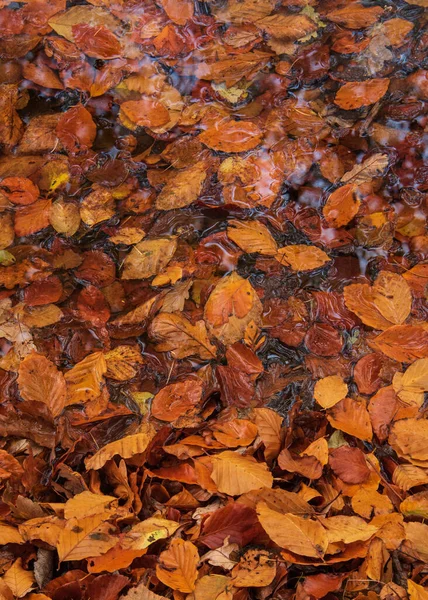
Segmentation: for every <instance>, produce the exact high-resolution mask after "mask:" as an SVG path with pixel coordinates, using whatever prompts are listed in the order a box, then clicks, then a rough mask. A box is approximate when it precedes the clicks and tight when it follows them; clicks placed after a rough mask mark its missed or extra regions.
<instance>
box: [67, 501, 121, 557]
mask: <svg viewBox="0 0 428 600" xmlns="http://www.w3.org/2000/svg"><path fill="white" fill-rule="evenodd" d="M109 516H110V515H109V514H108V513H107V514H104V513H98V514H95V515H92V516H89V517H84V518H78V517H73V518H71V519H70V520H68V521H67V523H66V525H65V527H64V529H62V530H61V533H60V535H59V538H58V543H57V551H58V558H59V560H60V562H63V561H65V560H67V561H70V560H82V559H83V558H88V557H90V556H100V555H101V554H104V553H105V552H107V550H109V549H110V548H112V547H113V546H114V545H115V544H116V541H117V538H116V537H115V536H113V535H112V533H113V532H114V527H113V526H112V525H111V524H110V523H108V522H107V521H106V519H108V518H109Z"/></svg>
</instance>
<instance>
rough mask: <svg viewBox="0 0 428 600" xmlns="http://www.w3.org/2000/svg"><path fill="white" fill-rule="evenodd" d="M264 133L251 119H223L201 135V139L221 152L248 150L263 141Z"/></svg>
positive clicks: (209, 146)
mask: <svg viewBox="0 0 428 600" xmlns="http://www.w3.org/2000/svg"><path fill="white" fill-rule="evenodd" d="M262 137H263V133H262V131H261V130H260V129H259V128H258V127H257V125H254V123H251V122H250V121H234V120H232V119H223V120H220V121H218V123H216V125H214V126H212V127H210V128H209V129H207V130H206V131H204V132H203V133H201V134H200V135H199V138H198V139H199V140H200V141H201V142H202V143H203V144H205V145H206V146H208V148H211V149H212V150H219V151H221V152H246V151H247V150H252V149H253V148H255V147H256V146H258V145H259V144H260V142H261V141H262Z"/></svg>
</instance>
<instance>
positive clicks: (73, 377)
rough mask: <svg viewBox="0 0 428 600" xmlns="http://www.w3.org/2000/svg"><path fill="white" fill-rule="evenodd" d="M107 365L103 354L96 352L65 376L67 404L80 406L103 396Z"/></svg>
mask: <svg viewBox="0 0 428 600" xmlns="http://www.w3.org/2000/svg"><path fill="white" fill-rule="evenodd" d="M106 371H107V365H106V361H105V358H104V354H103V353H102V352H94V353H93V354H89V356H87V357H86V358H84V359H83V360H81V361H80V362H79V363H78V364H77V365H75V366H74V367H73V368H72V369H70V370H69V371H67V373H66V374H65V381H66V383H67V402H66V404H67V405H69V404H80V403H81V402H88V401H89V400H94V399H95V398H97V397H98V396H99V395H100V394H101V384H102V382H103V380H104V378H103V375H104V374H105V373H106Z"/></svg>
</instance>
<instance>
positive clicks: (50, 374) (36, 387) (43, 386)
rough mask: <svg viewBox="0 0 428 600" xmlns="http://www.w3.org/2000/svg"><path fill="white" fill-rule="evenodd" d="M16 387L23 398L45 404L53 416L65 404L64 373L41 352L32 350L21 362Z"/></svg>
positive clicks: (55, 415) (58, 412)
mask: <svg viewBox="0 0 428 600" xmlns="http://www.w3.org/2000/svg"><path fill="white" fill-rule="evenodd" d="M18 387H19V393H20V395H21V396H22V398H24V400H30V401H34V402H42V403H43V404H46V406H47V407H48V409H49V411H50V412H51V414H52V416H53V417H57V416H58V415H59V414H60V413H61V412H62V410H63V408H64V406H65V403H66V396H67V391H66V384H65V379H64V375H63V374H62V373H61V371H58V369H57V368H56V366H55V365H54V364H53V363H52V362H51V361H50V360H49V359H48V358H46V357H45V356H43V355H42V354H36V353H35V352H32V353H31V354H28V356H26V357H25V358H24V360H23V361H22V362H21V364H20V365H19V371H18Z"/></svg>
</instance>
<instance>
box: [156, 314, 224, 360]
mask: <svg viewBox="0 0 428 600" xmlns="http://www.w3.org/2000/svg"><path fill="white" fill-rule="evenodd" d="M149 334H150V337H151V338H152V339H153V340H154V341H155V342H156V349H157V350H158V352H171V354H172V355H173V356H174V357H175V358H185V357H187V356H199V357H200V358H202V359H204V360H210V359H212V358H215V356H216V354H217V350H216V347H215V346H214V345H213V344H211V342H210V340H209V338H208V333H207V328H206V325H205V323H204V321H202V320H201V321H197V322H196V323H195V325H193V324H192V323H191V322H190V321H188V320H187V319H186V318H184V317H183V316H181V315H179V314H172V313H171V314H170V313H166V312H164V313H161V314H160V315H158V316H156V317H155V318H154V319H153V321H152V323H151V325H150V328H149Z"/></svg>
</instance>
